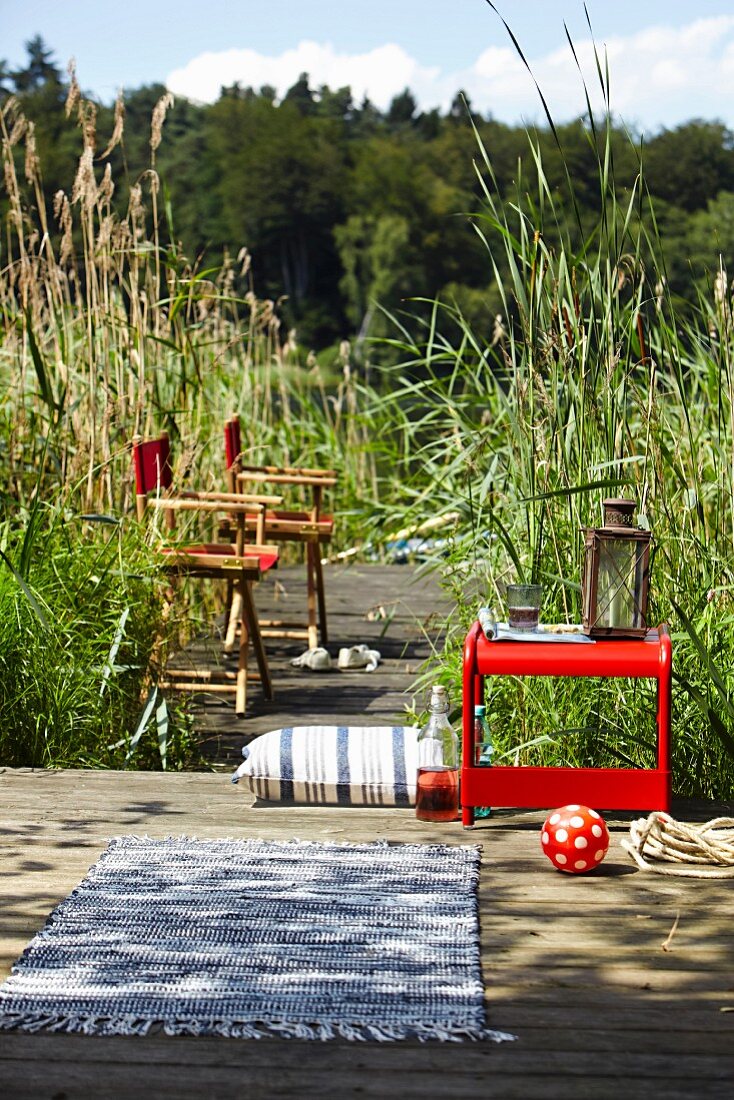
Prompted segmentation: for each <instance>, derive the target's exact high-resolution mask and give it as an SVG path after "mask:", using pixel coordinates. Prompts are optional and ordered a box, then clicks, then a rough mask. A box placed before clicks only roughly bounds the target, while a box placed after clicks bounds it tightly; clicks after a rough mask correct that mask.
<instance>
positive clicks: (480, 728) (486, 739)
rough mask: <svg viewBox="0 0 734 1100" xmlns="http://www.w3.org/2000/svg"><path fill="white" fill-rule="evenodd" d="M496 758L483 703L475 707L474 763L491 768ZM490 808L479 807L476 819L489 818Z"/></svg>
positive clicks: (475, 814)
mask: <svg viewBox="0 0 734 1100" xmlns="http://www.w3.org/2000/svg"><path fill="white" fill-rule="evenodd" d="M493 757H494V743H493V741H492V734H491V733H490V729H489V723H488V722H487V708H486V707H485V706H483V705H482V704H481V703H477V704H476V706H475V707H474V763H475V764H476V765H477V767H480V768H491V766H492V759H493ZM491 813H492V810H491V809H490V807H489V806H477V807H476V809H475V810H474V816H475V817H489V816H490V814H491Z"/></svg>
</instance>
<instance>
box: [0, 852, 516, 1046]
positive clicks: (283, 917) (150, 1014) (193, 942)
mask: <svg viewBox="0 0 734 1100" xmlns="http://www.w3.org/2000/svg"><path fill="white" fill-rule="evenodd" d="M478 876H479V851H478V849H476V848H473V847H469V848H467V847H451V846H448V845H408V844H397V845H392V844H387V843H385V842H378V843H376V844H361V845H360V844H357V845H352V844H314V843H306V842H301V841H293V842H291V843H273V842H269V841H263V840H193V839H189V838H186V837H181V838H169V839H168V840H151V839H149V838H145V837H133V836H124V837H118V838H116V839H114V840H112V841H111V842H110V845H109V847H108V848H107V850H106V851H105V852H104V854H103V855H102V857H101V858H100V859H99V861H98V862H97V863H96V864H95V865H94V866H93V867H92V868H91V870H90V871H89V873H88V875H87V877H86V878H85V879H84V881H83V882H82V883H81V884H80V885H79V886H78V887H77V888H76V889H75V890H74V891H73V892H72V893H71V894H70V895H69V897H68V898H67V899H66V900H65V901H63V902H62V903H61V905H59V906H58V908H57V909H56V910H55V911H54V912H53V913H52V915H51V916H50V917H49V920H48V922H47V925H46V927H45V928H44V929H43V930H42V931H41V932H39V933H38V935H37V936H36V937H35V938H34V939H33V940H32V941H31V943H30V944H29V945H28V947H27V948H26V950H25V951H24V952H23V954H22V956H21V957H20V959H19V960H18V962H17V963H16V964H15V966H14V968H13V971H12V974H11V976H10V978H9V979H8V980H7V981H6V982H5V984H4V985H2V986H0V1028H4V1029H12V1028H19V1029H23V1030H26V1031H39V1030H42V1029H49V1030H53V1031H74V1032H83V1033H85V1034H94V1035H144V1034H146V1033H147V1032H148V1031H150V1029H151V1028H155V1029H156V1030H159V1029H161V1028H162V1029H163V1030H164V1031H165V1032H166V1033H168V1034H170V1035H226V1036H233V1037H242V1038H260V1037H264V1036H275V1035H277V1036H282V1037H288V1038H299V1039H332V1038H337V1037H341V1038H347V1039H362V1040H369V1039H376V1040H393V1039H406V1038H418V1039H426V1040H428V1039H450V1040H462V1039H496V1040H501V1039H509V1038H512V1036H511V1035H507V1034H505V1033H502V1032H496V1031H491V1030H489V1029H488V1028H487V1027H486V1025H485V1014H484V1004H483V987H482V981H481V968H480V956H479V924H478V913H477V883H478Z"/></svg>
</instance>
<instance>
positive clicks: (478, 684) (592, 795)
mask: <svg viewBox="0 0 734 1100" xmlns="http://www.w3.org/2000/svg"><path fill="white" fill-rule="evenodd" d="M672 666H673V654H672V647H671V643H670V635H669V633H668V628H667V626H666V625H662V626H660V627H658V629H657V630H651V631H650V632H649V633H648V635H647V636H646V637H645V638H642V639H634V640H628V639H618V638H613V639H611V638H610V639H599V640H597V641H595V642H594V644H593V645H584V644H579V643H578V642H555V641H554V642H530V641H528V642H515V641H504V640H503V641H498V640H497V639H494V640H492V641H488V640H487V639H486V638H485V636H484V633H483V632H482V628H481V627H480V625H479V623H474V625H473V626H472V628H471V630H470V631H469V633H468V634H467V636H466V642H465V643H464V691H463V716H464V733H463V752H462V767H461V806H462V824H463V825H464V826H467V827H468V826H471V825H473V824H474V808H475V807H476V806H523V807H529V808H535V809H550V808H552V807H553V806H562V805H564V804H567V803H572V802H580V803H583V804H585V805H588V806H593V807H595V808H599V809H616V810H642V809H648V810H666V811H667V812H670V798H671V772H670V700H671V676H672ZM485 676H633V677H637V678H639V679H642V678H645V677H648V678H650V679H654V680H657V684H658V706H657V767H655V768H535V767H532V768H531V767H527V768H526V767H504V766H495V765H493V766H492V767H481V766H480V767H477V766H476V765H475V763H474V705H475V703H483V702H484V678H485Z"/></svg>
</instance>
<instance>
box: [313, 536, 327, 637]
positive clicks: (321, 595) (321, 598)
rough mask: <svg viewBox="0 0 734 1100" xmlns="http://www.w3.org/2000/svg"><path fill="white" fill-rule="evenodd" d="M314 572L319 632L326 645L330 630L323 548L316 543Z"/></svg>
mask: <svg viewBox="0 0 734 1100" xmlns="http://www.w3.org/2000/svg"><path fill="white" fill-rule="evenodd" d="M313 563H314V574H315V577H316V597H317V599H318V602H319V634H320V636H321V644H322V645H326V643H327V642H328V640H329V632H328V630H327V627H326V593H325V592H324V571H323V567H322V565H321V549H320V547H319V544H318V543H316V545H315V547H314V557H313Z"/></svg>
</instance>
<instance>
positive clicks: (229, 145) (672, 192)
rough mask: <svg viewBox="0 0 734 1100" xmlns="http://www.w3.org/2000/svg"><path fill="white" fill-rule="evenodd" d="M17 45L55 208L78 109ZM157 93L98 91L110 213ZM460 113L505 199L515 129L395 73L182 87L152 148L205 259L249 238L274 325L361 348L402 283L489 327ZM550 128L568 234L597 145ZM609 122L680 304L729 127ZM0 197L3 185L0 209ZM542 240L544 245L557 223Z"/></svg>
mask: <svg viewBox="0 0 734 1100" xmlns="http://www.w3.org/2000/svg"><path fill="white" fill-rule="evenodd" d="M27 50H28V58H27V63H26V64H25V65H24V66H23V67H21V68H19V69H17V70H12V71H11V70H9V69H8V66H7V64H4V63H2V62H0V101H1V99H2V98H7V97H8V96H9V95H10V94H11V93H12V94H15V95H16V96H17V97H18V98H19V99H20V102H21V105H22V110H23V112H24V114H25V116H26V117H27V118H29V119H31V120H33V122H34V124H35V137H36V144H37V149H38V154H39V157H40V161H41V164H42V165H43V187H44V191H45V194H46V199H47V202H48V206H49V209H51V207H52V205H53V197H54V195H55V194H56V193H57V192H58V191H59V190H60V189H62V188H66V187H67V186H68V184H69V181H70V180H72V179H73V178H74V176H75V173H76V169H77V163H78V158H79V128H78V121H77V119H76V117H74V115H73V114H72V116H71V117H67V115H66V113H65V110H64V105H65V102H66V98H67V93H68V80H67V78H66V76H65V74H64V73H63V72H62V70H61V69H60V67H59V65H58V64H57V62H56V59H55V58H54V56H53V53H52V51H51V50H50V49H49V48H48V47H47V46H46V45H45V43H44V42H43V40H42V39H41V38H40V37H36V38H34V39H33V40H32V41H31V42H29V43H28V44H27ZM81 80H82V83H83V74H81ZM165 93H166V89H165V88H164V87H163V86H162V85H160V84H151V85H147V86H144V87H141V88H138V89H135V90H131V91H129V92H127V93H126V94H125V96H124V100H122V99H121V100H120V101H119V102H118V104H117V106H116V107H113V106H109V105H104V104H99V105H98V107H97V115H96V120H94V123H93V125H95V126H96V131H97V135H98V137H97V144H98V150H97V158H96V160H97V164H98V166H99V170H100V171H102V170H104V168H105V165H106V164H107V163H109V164H110V165H111V169H112V178H113V179H114V180H115V181H116V182H117V187H116V191H115V194H114V196H113V198H112V202H113V206H114V207H115V208H116V209H117V210H118V212H119V213H120V214H122V213H123V212H124V211H125V210H126V209H127V207H128V204H129V200H130V193H129V189H130V187H131V186H132V185H134V184H136V183H137V182H138V181H139V179H140V177H141V176H142V175H143V174H144V173H145V172H146V170H148V169H149V167H150V144H149V141H150V118H151V115H152V112H153V109H154V107H155V104H156V103H157V102H158V101H159V100H160V99H161V97H162V96H164V95H165ZM123 110H124V115H125V127H124V138H123V141H122V142H121V143H120V144H119V145H116V147H115V148H114V149H113V150H112V151H111V152H110V153H109V155H108V156H105V153H104V150H105V148H106V146H107V143H108V142H109V139H110V138H111V136H112V134H113V132H114V129H115V112H116V111H117V115H118V117H119V116H120V114H121V112H122V111H123ZM469 113H471V114H472V115H473V118H474V121H475V123H476V126H477V130H478V132H479V135H480V138H481V140H482V142H483V144H484V147H485V148H486V150H487V151H488V153H489V155H490V157H491V160H492V165H493V170H494V173H495V177H496V181H497V188H498V191H499V192H500V193H504V194H506V195H507V197H508V198H511V197H512V195H513V194H514V193H515V189H516V184H517V177H518V167H519V165H520V163H521V162H524V167H523V171H524V172H525V174H526V175H528V174H530V175H532V165H528V163H527V161H528V158H527V148H528V134H527V130H526V129H525V128H524V127H522V126H511V125H507V124H505V123H502V122H499V121H497V120H496V119H493V118H492V117H491V116H487V117H483V116H482V115H481V113H478V112H474V111H473V110H472V107H471V103H469V102H467V101H466V99H465V97H464V96H463V94H462V93H461V91H460V90H458V89H457V94H456V97H455V99H454V101H453V103H452V105H451V108H450V110H449V111H448V112H447V113H445V114H442V113H441V112H440V111H439V110H438V109H434V110H430V111H419V110H418V108H417V105H416V100H415V98H414V96H413V95H412V93H411V92H410V90H409V89H407V88H406V89H405V91H404V92H403V93H402V94H400V95H398V96H396V97H395V98H394V99H393V100H392V102H391V104H390V106H389V108H388V109H387V110H386V111H380V110H378V109H377V108H376V107H375V106H374V105H373V104H372V103H371V102H370V101H369V100H368V99H365V100H363V101H362V102H361V103H355V102H354V101H353V98H352V94H351V91H350V89H349V88H348V87H343V88H336V89H331V88H328V87H325V86H322V87H318V88H314V87H312V86H311V83H310V81H309V77H308V74H305V73H304V74H303V75H302V76H301V78H300V79H299V80H298V81H297V82H296V83H295V84H294V85H293V86H292V87H291V88H290V89H289V90H288V91H287V93H286V94H285V95H284V96H283V97H282V98H281V99H277V98H276V94H275V90H274V89H273V88H271V87H262V88H259V89H253V88H249V87H243V86H240V85H237V84H236V85H234V86H232V87H225V88H222V90H221V94H220V96H219V99H218V100H217V101H216V102H215V103H213V104H211V105H204V106H200V105H197V104H196V103H193V102H191V101H188V100H186V99H178V100H177V101H176V102H175V104H174V106H173V108H172V109H171V110H169V112H168V114H167V118H166V123H165V141H164V142H163V143H162V144H161V145H160V148H158V149H157V151H156V171H157V172H158V174H159V176H160V179H161V181H162V186H163V190H164V195H165V197H166V203H167V209H168V211H169V214H170V225H169V227H168V229H169V232H170V233H171V235H172V237H174V238H175V239H176V241H177V242H180V243H181V245H182V248H183V252H184V254H185V255H187V256H188V257H190V258H192V259H194V260H195V262H196V264H197V265H198V267H199V268H200V269H201V268H202V267H210V266H216V265H218V264H220V263H221V262H222V257H223V255H224V254H225V253H228V254H230V255H236V254H237V253H238V251H239V249H240V248H241V247H243V246H246V247H247V249H248V250H249V252H250V254H251V256H252V268H251V275H250V277H251V278H252V279H253V280H254V285H255V287H256V290H257V293H258V295H259V296H260V297H262V298H271V299H273V300H274V301H277V302H279V303H280V306H279V308H280V312H281V316H282V319H283V322H284V325H285V326H287V328H295V329H296V330H297V333H298V340H299V343H300V344H301V345H302V346H304V347H306V348H307V349H312V350H313V351H315V352H316V353H317V354H318V355H319V357H320V358H321V359H322V362H324V364H328V362H329V361H331V360H333V359H335V358H336V354H335V349H336V346H337V345H338V343H339V342H340V341H341V340H342V339H345V338H354V337H355V336H356V338H357V350H359V347H360V345H361V341H363V340H364V338H365V337H367V336H377V337H380V336H384V335H385V334H386V333H387V332H388V330H389V322H387V321H386V319H385V314H384V311H393V310H396V309H399V308H400V306H401V303H403V302H404V301H405V299H408V298H410V299H413V300H416V299H421V298H426V299H434V298H439V299H441V300H442V301H444V302H446V303H448V304H452V305H456V306H457V307H458V308H459V310H460V312H461V314H462V315H463V317H464V318H465V319H466V321H467V322H468V323H469V324H470V325H471V326H472V327H473V328H474V329H475V331H486V332H488V333H491V331H492V326H493V324H494V319H495V317H496V315H497V314H498V313H501V311H502V303H501V293H500V290H499V287H498V283H497V280H496V279H494V278H493V279H492V280H491V281H490V282H488V274H489V273H490V269H489V268H488V264H487V256H486V246H485V244H484V242H483V241H482V240H481V238H480V237H479V236H478V235H477V234H476V233H475V232H474V231H473V228H472V226H471V225H470V223H469V221H468V219H467V217H466V216H465V215H467V214H472V213H474V212H475V210H476V209H477V206H478V204H479V201H480V197H481V186H480V183H479V180H478V177H477V173H476V171H475V169H474V163H473V162H474V160H475V159H476V156H477V140H476V136H475V134H474V133H473V132H472V129H471V127H470V126H469V125H468V114H469ZM555 130H556V133H552V132H551V130H550V128H542V127H541V128H535V127H533V134H534V137H535V140H536V142H537V147H538V149H539V159H540V161H541V162H542V165H543V171H544V174H545V177H546V179H547V183H548V187H549V188H550V190H551V191H552V192H553V193H554V194H556V195H557V197H558V202H559V203H560V204H561V206H560V209H559V213H560V214H561V215H562V214H563V208H562V207H563V203H564V201H566V202H567V201H568V195H567V189H566V171H567V169H568V170H570V172H571V174H572V177H573V183H574V191H575V197H576V202H577V204H578V209H579V213H580V215H581V222H580V225H579V239H581V237H582V236H584V235H585V234H586V233H587V232H590V231H591V227H592V226H593V224H594V222H595V220H596V219H598V217H599V213H600V202H601V199H600V192H599V187H598V178H597V177H598V161H597V155H596V151H595V150H594V149H593V148H591V147H590V144H589V140H588V134H587V129H586V125H585V120H584V119H578V120H576V121H572V122H569V123H567V124H565V125H556V127H555ZM610 134H611V149H612V152H613V155H614V162H615V185H616V187H617V188H618V189H619V191H620V197H621V198H622V197H623V196H624V195H625V194H628V193H629V192H630V191H631V189H632V187H633V185H634V182H635V179H636V177H637V174H638V172H639V168H640V164H639V162H640V159H641V160H642V163H643V166H644V173H645V182H646V187H647V189H648V190H649V192H650V194H651V196H652V197H653V198H654V200H655V212H656V219H657V223H658V228H659V233H660V237H661V238H662V239H664V241H665V263H666V274H667V281H668V285H669V289H670V292H671V293H672V294H673V295H675V296H676V298H677V299H678V308H679V310H680V309H683V312H685V308H686V307H685V303H686V301H693V300H694V297H695V294H694V290H695V285H696V284H701V283H704V282H709V283H711V282H712V280H713V277H714V276H715V274H716V272H717V270H718V269H719V266H720V262H722V261H723V266H724V268H725V269H726V268H727V267H728V268H730V269H731V268H733V267H734V135H733V134H732V132H731V131H730V130H729V129H728V128H727V127H726V126H725V125H723V124H722V123H721V122H718V121H708V120H701V119H694V120H691V121H688V122H686V123H684V124H682V125H679V126H677V127H675V128H673V129H664V130H661V131H659V132H658V133H656V134H654V135H652V136H645V138H644V140H643V138H642V137H641V136H640V135H635V134H632V135H630V133H629V132H628V130H627V129H626V128H625V127H624V126H622V125H621V124H619V125H613V126H612V128H611V132H610ZM630 137H631V138H632V140H630ZM559 144H560V147H561V148H562V150H563V155H561V151H560V149H559ZM564 160H565V163H564ZM7 203H8V200H7V197H6V196H4V195H0V214H1V215H4V214H5V213H6V212H7ZM574 217H575V212H574ZM573 220H574V219H572V218H571V219H569V221H570V222H572V221H573ZM546 239H547V240H548V243H549V246H550V247H552V246H553V240H552V227H549V226H547V227H546ZM720 257H721V260H720ZM503 274H504V272H503V270H502V268H500V276H502V275H503ZM377 303H379V307H378V306H377ZM415 310H416V306H415V304H411V312H415ZM370 357H371V360H372V361H373V362H374V361H375V360H376V359H377V361H379V358H380V353H379V352H376V351H375V349H374V348H373V349H372V350H371V356H370Z"/></svg>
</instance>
